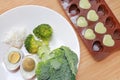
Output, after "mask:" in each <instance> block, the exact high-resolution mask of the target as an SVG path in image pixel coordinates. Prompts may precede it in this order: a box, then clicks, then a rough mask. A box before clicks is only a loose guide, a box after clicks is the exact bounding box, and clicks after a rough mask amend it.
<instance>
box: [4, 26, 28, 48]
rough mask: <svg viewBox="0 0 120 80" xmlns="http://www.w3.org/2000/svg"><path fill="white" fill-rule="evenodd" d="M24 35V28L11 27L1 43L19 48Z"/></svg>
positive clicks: (25, 33)
mask: <svg viewBox="0 0 120 80" xmlns="http://www.w3.org/2000/svg"><path fill="white" fill-rule="evenodd" d="M26 35H27V31H26V28H25V27H13V28H12V29H11V30H10V31H8V32H7V33H6V36H5V38H4V40H3V41H4V42H5V43H6V44H8V45H10V46H12V47H16V48H21V47H22V45H23V42H24V40H25V38H26Z"/></svg>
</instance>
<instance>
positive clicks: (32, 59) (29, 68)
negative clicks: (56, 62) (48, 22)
mask: <svg viewBox="0 0 120 80" xmlns="http://www.w3.org/2000/svg"><path fill="white" fill-rule="evenodd" d="M39 61H40V60H39V58H38V55H36V54H34V55H27V56H25V57H24V59H23V60H22V63H21V65H20V72H21V74H22V76H23V78H24V79H27V80H28V79H32V78H34V77H35V69H36V67H37V63H38V62H39Z"/></svg>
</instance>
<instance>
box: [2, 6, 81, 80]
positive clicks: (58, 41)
mask: <svg viewBox="0 0 120 80" xmlns="http://www.w3.org/2000/svg"><path fill="white" fill-rule="evenodd" d="M42 23H47V24H50V25H51V26H52V28H53V31H54V33H53V38H52V40H51V42H50V47H51V49H52V50H53V49H55V48H58V47H60V46H61V45H65V46H68V47H70V48H71V49H72V50H73V51H74V52H76V53H77V55H78V58H79V60H80V47H79V42H78V39H77V36H76V34H75V32H74V30H73V28H72V26H71V25H70V24H69V23H68V21H67V20H66V19H65V18H63V17H62V16H61V15H60V14H58V13H56V12H55V11H53V10H50V9H48V8H45V7H41V6H35V5H26V6H20V7H17V8H14V9H12V10H9V11H7V12H5V13H3V14H2V15H0V40H1V41H2V39H3V37H4V36H5V32H7V31H8V30H10V28H11V27H13V26H17V27H18V28H19V27H20V26H26V27H27V29H28V32H32V30H33V28H34V27H36V26H37V25H39V24H42ZM1 41H0V80H24V79H23V78H22V76H21V74H20V71H17V72H15V73H11V72H9V71H8V70H7V69H6V68H5V66H4V64H3V57H4V55H5V53H6V52H7V50H8V48H9V47H8V46H6V45H5V44H3V42H1ZM22 50H23V52H26V51H24V48H23V49H22Z"/></svg>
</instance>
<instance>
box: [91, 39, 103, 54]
mask: <svg viewBox="0 0 120 80" xmlns="http://www.w3.org/2000/svg"><path fill="white" fill-rule="evenodd" d="M92 49H93V51H95V52H100V51H102V50H103V46H102V45H101V43H100V42H99V41H95V42H94V43H93V47H92Z"/></svg>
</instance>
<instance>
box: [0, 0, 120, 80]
mask: <svg viewBox="0 0 120 80" xmlns="http://www.w3.org/2000/svg"><path fill="white" fill-rule="evenodd" d="M106 2H107V4H108V6H109V7H110V8H111V10H112V11H113V13H114V14H115V16H116V18H117V19H118V21H119V22H120V0H106ZM21 5H40V6H45V7H48V8H51V9H53V10H55V11H56V12H58V13H59V14H61V15H62V16H63V17H65V18H66V19H67V20H68V21H69V22H70V20H69V19H68V17H67V16H66V14H65V13H64V11H63V9H62V7H61V6H60V4H59V2H58V0H0V14H2V13H4V12H5V11H7V10H9V9H12V8H15V7H17V6H21ZM70 23H71V22H70ZM79 42H80V47H81V51H80V52H81V61H80V64H79V69H78V73H77V76H76V80H120V51H118V52H114V53H112V54H111V55H110V56H109V57H107V58H106V59H104V60H102V61H100V62H96V61H95V60H94V59H93V58H92V57H91V55H90V54H89V52H88V50H87V49H86V47H85V46H84V44H83V42H82V41H81V39H80V38H79Z"/></svg>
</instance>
